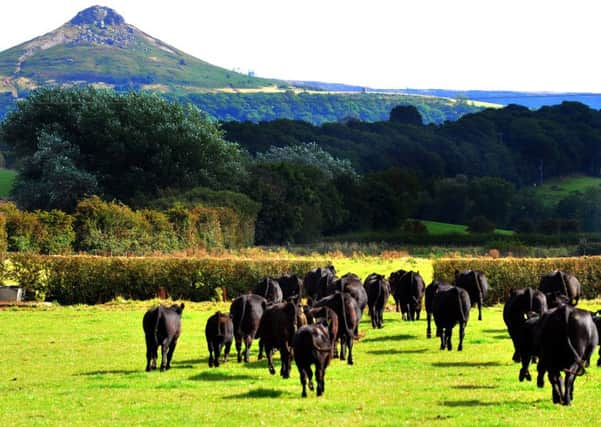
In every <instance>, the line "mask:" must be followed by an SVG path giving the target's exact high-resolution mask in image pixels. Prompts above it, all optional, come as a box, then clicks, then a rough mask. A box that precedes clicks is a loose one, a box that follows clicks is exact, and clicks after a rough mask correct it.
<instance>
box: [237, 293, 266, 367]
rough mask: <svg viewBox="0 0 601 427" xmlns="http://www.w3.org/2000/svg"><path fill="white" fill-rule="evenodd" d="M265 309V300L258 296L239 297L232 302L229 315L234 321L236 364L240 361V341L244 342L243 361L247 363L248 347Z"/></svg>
mask: <svg viewBox="0 0 601 427" xmlns="http://www.w3.org/2000/svg"><path fill="white" fill-rule="evenodd" d="M266 308H267V300H266V299H265V298H263V297H262V296H260V295H254V294H248V295H241V296H239V297H238V298H236V299H234V300H233V301H232V305H231V306H230V313H231V314H232V318H233V320H234V338H235V340H236V353H237V354H238V362H241V361H242V355H241V350H242V340H244V345H245V348H244V361H245V362H248V358H249V352H250V346H251V345H252V342H253V339H254V338H255V336H256V334H257V330H258V329H259V323H260V321H261V316H263V312H264V311H265V309H266Z"/></svg>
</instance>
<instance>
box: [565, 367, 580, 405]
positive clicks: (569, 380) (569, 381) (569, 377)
mask: <svg viewBox="0 0 601 427" xmlns="http://www.w3.org/2000/svg"><path fill="white" fill-rule="evenodd" d="M578 369H579V366H578V364H573V365H572V366H570V368H569V371H567V372H566V380H565V388H564V398H563V404H564V405H569V404H571V403H572V399H573V396H574V381H575V380H576V374H574V372H576V371H577V370H578Z"/></svg>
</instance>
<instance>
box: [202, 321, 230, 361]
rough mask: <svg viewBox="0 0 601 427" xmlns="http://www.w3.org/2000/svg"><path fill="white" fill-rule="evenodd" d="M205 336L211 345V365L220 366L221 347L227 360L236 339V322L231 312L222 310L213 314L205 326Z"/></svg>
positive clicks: (208, 344) (224, 359) (209, 345)
mask: <svg viewBox="0 0 601 427" xmlns="http://www.w3.org/2000/svg"><path fill="white" fill-rule="evenodd" d="M205 337H206V338H207V346H208V347H209V366H210V367H213V366H215V367H218V366H219V356H220V355H221V349H222V348H224V346H225V350H224V352H223V362H226V361H227V357H228V355H229V354H230V348H231V346H232V341H233V339H234V322H233V320H232V315H231V314H229V313H228V314H226V313H222V312H220V311H218V312H216V313H215V314H213V315H212V316H211V317H209V319H208V320H207V324H206V326H205Z"/></svg>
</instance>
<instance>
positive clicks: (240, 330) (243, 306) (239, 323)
mask: <svg viewBox="0 0 601 427" xmlns="http://www.w3.org/2000/svg"><path fill="white" fill-rule="evenodd" d="M245 314H246V297H245V296H242V314H241V315H240V319H239V320H238V327H237V328H236V332H237V333H238V336H242V321H243V320H244V315H245Z"/></svg>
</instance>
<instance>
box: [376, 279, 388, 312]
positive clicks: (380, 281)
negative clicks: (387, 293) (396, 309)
mask: <svg viewBox="0 0 601 427" xmlns="http://www.w3.org/2000/svg"><path fill="white" fill-rule="evenodd" d="M381 297H382V279H378V296H377V297H376V304H380V298H381ZM376 304H374V306H375V305H376ZM385 304H386V302H385V301H383V302H382V307H383V306H384V305H385Z"/></svg>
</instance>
